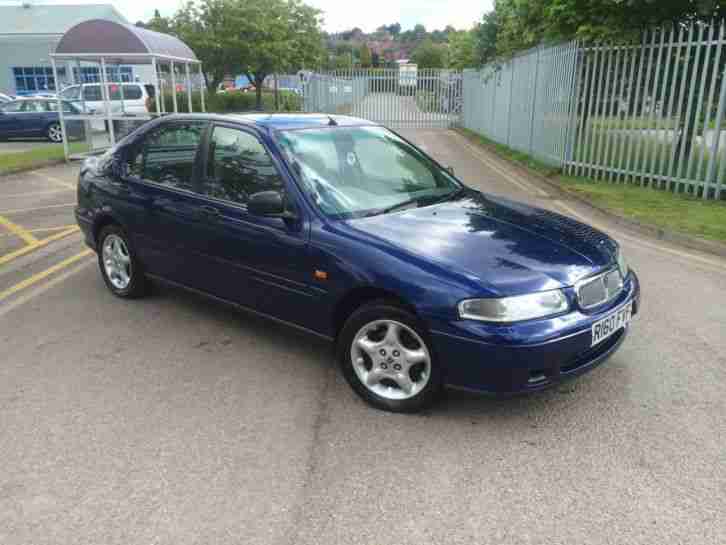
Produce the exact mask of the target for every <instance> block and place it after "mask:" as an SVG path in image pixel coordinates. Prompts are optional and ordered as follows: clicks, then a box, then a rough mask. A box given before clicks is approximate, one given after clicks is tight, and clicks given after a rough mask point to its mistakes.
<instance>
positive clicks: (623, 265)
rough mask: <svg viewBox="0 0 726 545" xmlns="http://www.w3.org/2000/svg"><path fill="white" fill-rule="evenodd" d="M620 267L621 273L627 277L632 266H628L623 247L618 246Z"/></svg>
mask: <svg viewBox="0 0 726 545" xmlns="http://www.w3.org/2000/svg"><path fill="white" fill-rule="evenodd" d="M618 269H619V270H620V275H621V276H622V277H623V278H626V277H627V276H628V273H629V272H630V267H629V266H628V262H627V260H626V259H625V256H624V255H623V249H622V248H618Z"/></svg>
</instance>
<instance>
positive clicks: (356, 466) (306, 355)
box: [0, 131, 726, 545]
mask: <svg viewBox="0 0 726 545" xmlns="http://www.w3.org/2000/svg"><path fill="white" fill-rule="evenodd" d="M407 136H410V137H411V138H412V139H413V140H414V141H415V142H417V143H418V144H419V145H421V146H422V147H423V148H424V149H425V150H426V151H428V152H429V153H431V154H432V155H434V156H435V157H436V158H437V159H439V160H440V162H442V163H443V164H446V165H451V166H453V167H454V169H455V170H456V173H457V175H458V176H459V177H460V178H461V179H463V180H464V181H466V182H468V183H469V184H470V185H472V186H474V187H480V188H482V189H485V190H487V191H490V192H493V193H497V194H500V195H505V196H509V197H512V198H516V199H519V200H523V201H526V202H528V203H530V204H534V205H538V206H542V207H545V208H550V209H553V210H556V211H559V212H561V213H565V214H568V215H572V216H577V217H578V218H580V219H583V220H584V221H586V222H588V223H594V224H596V226H598V227H601V228H603V229H605V230H606V231H607V232H609V233H610V234H612V235H613V236H614V237H615V238H616V239H618V240H620V241H621V242H622V244H623V247H624V248H625V250H626V252H627V254H628V258H629V260H630V262H631V264H632V265H633V267H634V268H635V269H636V270H637V271H638V273H639V275H640V278H641V282H642V288H643V307H642V312H641V313H640V314H639V316H638V317H637V319H636V321H635V323H634V324H633V327H632V334H631V335H630V336H629V338H628V340H627V341H626V342H625V344H624V345H623V347H622V349H621V350H620V351H619V352H618V353H617V354H616V355H615V356H614V357H613V358H612V359H611V360H610V361H609V362H608V363H606V364H605V365H604V366H602V367H600V368H599V369H597V370H595V371H593V372H592V373H590V374H589V375H587V376H584V377H581V378H580V379H577V380H576V381H573V382H569V383H564V384H562V385H560V386H558V387H557V388H554V389H552V390H549V391H546V392H543V393H540V394H536V395H532V396H527V397H519V398H515V399H489V398H481V397H477V396H470V395H465V394H461V393H456V392H450V393H449V394H448V395H447V397H446V399H445V400H444V401H443V403H441V404H439V405H437V406H436V407H435V408H434V409H432V410H431V411H430V412H428V413H426V414H423V415H417V416H403V415H393V414H387V413H382V412H379V411H375V410H373V409H371V408H370V407H368V406H366V405H364V404H363V403H362V402H361V401H359V400H358V398H357V397H355V395H354V394H353V393H352V392H351V391H350V389H349V388H348V386H347V385H346V384H345V381H344V379H343V378H342V377H341V376H340V374H339V373H338V372H337V369H336V366H335V365H334V361H333V357H332V351H331V349H330V347H329V346H328V345H327V344H326V343H324V342H322V341H318V340H315V339H314V338H310V337H307V336H304V335H303V334H299V333H296V332H294V331H290V330H289V329H286V328H284V327H283V326H278V325H274V324H271V323H269V322H266V321H264V320H262V319H259V318H253V317H250V316H248V315H245V314H240V313H238V312H236V311H234V310H230V309H229V308H227V307H224V306H221V305H218V304H216V303H212V302H209V301H207V300H203V299H200V298H199V297H196V296H193V295H189V294H187V293H184V292H181V291H178V290H175V289H171V288H158V289H157V290H156V293H155V294H154V296H152V297H150V298H147V299H144V300H140V301H120V300H118V299H116V298H114V297H113V296H112V295H111V294H110V293H108V291H107V290H106V288H105V286H104V285H103V282H102V280H101V277H100V275H99V273H98V270H97V267H96V264H95V257H94V256H93V255H92V254H91V253H90V251H89V250H88V249H87V248H85V247H84V246H83V245H82V242H81V239H80V235H79V234H78V232H77V230H74V222H73V213H72V211H73V204H74V202H75V194H74V182H75V178H76V176H77V171H78V165H77V164H76V165H70V166H62V167H56V168H52V169H44V170H41V171H36V172H34V173H25V174H22V175H15V176H11V177H6V178H2V179H0V203H2V204H0V222H1V223H0V231H1V233H0V234H2V237H0V255H1V256H2V257H0V347H2V350H0V354H2V356H1V358H0V359H1V363H0V459H2V460H3V464H2V465H0V543H3V544H16V543H17V544H20V543H22V544H25V543H68V544H70V543H108V544H110V543H123V544H124V545H127V544H131V543H134V544H135V543H144V544H148V543H155V544H162V543H174V544H179V543H274V544H277V543H291V544H293V543H294V544H300V543H311V544H312V543H335V544H342V543H367V544H368V543H376V544H388V543H390V544H408V543H412V544H413V543H416V544H421V543H437V544H438V543H648V544H650V543H723V542H724V539H725V536H726V524H725V523H724V521H723V517H722V513H723V512H724V511H725V510H726V464H724V453H725V452H726V440H725V439H724V437H726V424H725V423H726V418H725V417H726V398H724V396H723V385H724V384H725V383H726V365H725V364H726V358H725V357H724V355H723V354H725V353H726V350H725V349H726V335H724V333H723V332H724V331H726V304H724V303H726V282H725V281H724V280H725V279H726V261H724V260H722V259H720V258H717V257H713V256H708V255H704V254H699V253H697V252H694V251H690V250H683V249H681V248H679V247H675V246H670V245H667V244H664V243H662V242H658V241H654V240H651V239H647V238H642V237H641V236H639V235H638V234H636V233H634V232H630V231H626V230H624V229H623V228H620V227H617V226H614V225H613V224H612V223H611V222H610V221H609V220H608V218H605V217H601V216H597V215H593V213H592V212H591V211H590V210H588V209H585V208H583V207H581V206H580V205H578V204H577V203H575V202H570V201H566V200H563V199H562V198H560V197H558V196H556V195H554V194H553V193H552V192H551V191H550V190H549V189H548V188H547V187H545V186H541V185H538V184H537V183H536V181H534V180H530V179H528V178H527V177H526V176H523V175H522V174H521V173H520V172H518V171H517V170H516V169H513V168H511V167H510V166H509V165H507V164H505V163H503V162H502V161H500V160H498V159H497V158H495V157H492V156H490V155H488V154H487V153H485V152H483V151H482V150H479V149H477V148H473V147H472V146H471V145H470V144H468V143H466V141H464V140H463V138H461V137H459V136H458V135H456V134H454V133H451V132H446V131H415V132H411V133H407Z"/></svg>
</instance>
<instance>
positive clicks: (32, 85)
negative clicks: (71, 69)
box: [13, 66, 66, 95]
mask: <svg viewBox="0 0 726 545" xmlns="http://www.w3.org/2000/svg"><path fill="white" fill-rule="evenodd" d="M65 75H66V70H65V68H59V69H58V77H60V78H64V77H65ZM13 77H14V79H15V93H16V94H18V95H29V94H33V93H42V92H52V91H55V79H53V69H52V68H51V67H50V66H15V67H13Z"/></svg>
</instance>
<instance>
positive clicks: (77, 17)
mask: <svg viewBox="0 0 726 545" xmlns="http://www.w3.org/2000/svg"><path fill="white" fill-rule="evenodd" d="M88 19H105V20H109V21H115V22H118V23H128V21H127V20H126V19H125V18H124V17H123V16H122V15H121V14H120V13H119V12H118V11H117V10H116V8H114V7H113V6H112V5H110V4H82V5H61V4H52V5H50V4H36V3H31V2H25V3H22V4H21V3H18V4H16V5H2V6H0V92H3V93H7V94H10V95H27V94H34V93H39V92H53V91H55V89H56V82H55V81H54V80H53V71H52V69H51V64H50V53H51V52H53V51H55V47H56V45H57V44H58V41H59V40H60V39H61V36H63V34H64V33H65V32H66V31H67V30H68V29H70V28H71V27H73V26H75V25H76V24H78V23H80V22H82V21H86V20H88ZM107 71H108V79H109V81H134V80H139V81H142V82H150V81H152V77H153V76H152V74H153V73H152V70H151V67H150V66H143V65H142V66H109V67H107ZM58 79H60V80H61V81H60V83H61V84H60V87H61V88H63V87H64V86H66V85H68V84H71V83H76V82H79V81H83V82H97V81H100V73H99V68H98V66H97V65H93V64H90V63H85V64H83V65H82V66H81V67H80V73H79V70H78V67H77V66H76V65H75V64H63V63H61V64H59V66H58Z"/></svg>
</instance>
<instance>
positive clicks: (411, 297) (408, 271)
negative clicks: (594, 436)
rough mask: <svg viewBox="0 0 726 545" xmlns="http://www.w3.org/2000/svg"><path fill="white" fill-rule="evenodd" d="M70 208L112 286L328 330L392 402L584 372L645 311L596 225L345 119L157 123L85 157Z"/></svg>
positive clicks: (380, 395)
mask: <svg viewBox="0 0 726 545" xmlns="http://www.w3.org/2000/svg"><path fill="white" fill-rule="evenodd" d="M76 218H77V221H78V224H79V225H80V226H81V228H82V230H83V233H84V235H85V240H86V243H87V244H88V245H89V246H90V247H91V248H92V249H94V250H95V251H96V252H97V253H98V261H99V266H100V270H101V274H102V276H103V279H104V281H105V283H106V285H107V286H108V289H110V290H111V292H112V293H113V294H114V295H116V296H118V297H124V298H134V297H140V296H142V295H144V294H145V293H146V292H147V289H148V286H149V282H150V281H153V280H158V281H164V282H167V283H170V284H173V285H176V286H181V287H184V288H187V289H189V290H193V291H195V292H198V293H202V294H205V295H208V296H210V297H213V298H215V299H218V300H221V301H224V302H227V303H231V304H233V305H235V306H237V307H239V308H242V309H245V310H248V311H251V312H254V313H256V314H259V315H263V316H266V317H269V318H271V319H273V320H276V321H278V322H282V323H285V324H288V325H290V326H293V327H296V328H298V329H302V330H305V331H307V332H309V333H312V334H314V335H317V336H319V337H323V338H325V339H328V340H330V341H332V342H333V343H334V345H335V351H336V355H337V359H338V361H339V364H340V367H341V370H342V373H343V374H344V376H345V378H346V379H347V380H348V382H349V383H350V385H351V386H352V388H353V389H354V390H355V392H357V394H358V395H360V397H362V398H363V399H364V400H365V401H367V402H368V403H370V404H371V405H373V406H375V407H378V408H380V409H384V410H389V411H398V412H411V411H419V410H421V409H423V408H424V407H427V406H429V405H430V404H432V403H433V402H434V401H435V400H436V398H437V396H438V395H439V394H440V392H441V391H442V388H443V387H444V386H450V387H455V388H462V389H466V390H472V391H476V392H485V393H495V394H513V393H522V392H532V391H536V390H540V389H543V388H546V387H548V386H551V385H553V384H556V383H557V382H558V381H561V380H564V379H567V378H570V377H574V376H577V375H580V374H582V373H585V372H587V371H589V370H591V369H593V368H594V367H596V366H597V365H599V364H600V363H602V362H603V361H605V360H606V359H607V358H608V357H609V356H611V355H612V354H613V353H614V352H615V351H616V350H617V349H618V348H619V347H620V345H621V344H622V343H623V341H624V339H625V337H626V334H627V333H628V329H629V323H630V321H631V318H632V317H633V316H634V315H635V314H636V313H637V312H638V310H639V303H640V288H639V283H638V278H637V276H636V275H635V273H634V272H633V271H632V270H631V269H630V268H629V267H628V264H627V262H626V259H625V256H624V255H623V252H622V250H621V249H620V247H619V245H618V244H617V243H616V242H615V241H614V240H612V239H611V238H610V237H608V236H607V235H605V234H603V233H601V232H599V231H597V230H595V229H593V228H591V227H589V226H587V225H584V224H582V223H579V222H577V221H574V220H572V219H569V218H566V217H563V216H561V215H558V214H555V213H552V212H549V211H546V210H542V209H538V208H532V207H530V206H526V205H524V204H521V203H518V202H514V201H510V200H507V199H504V198H500V197H495V196H492V195H487V194H485V193H482V192H480V191H477V190H475V189H472V188H470V187H468V186H467V185H465V184H464V183H462V182H461V181H460V180H458V179H457V178H456V177H455V176H454V175H453V174H452V171H451V170H450V169H447V168H445V167H444V166H442V165H440V164H439V163H437V162H436V161H435V160H434V159H432V158H431V157H429V156H428V155H426V154H425V153H424V152H423V151H421V150H420V149H418V148H417V147H416V146H414V145H413V144H411V143H410V142H408V141H407V140H406V139H404V138H402V137H401V136H399V135H397V134H396V133H394V132H392V131H390V130H388V129H386V128H384V127H382V126H380V125H376V124H374V123H371V122H367V121H364V120H361V119H355V118H351V117H345V116H328V115H319V114H307V115H302V114H300V115H262V114H256V115H224V116H217V115H206V114H197V115H174V116H168V117H164V118H161V119H157V120H155V121H152V122H149V123H147V124H146V125H144V126H143V127H141V128H139V129H138V130H137V131H135V132H134V133H132V134H131V135H129V136H128V137H126V138H125V139H124V140H122V141H121V142H120V143H118V144H117V145H116V146H115V147H113V148H112V149H110V150H109V151H108V152H106V153H105V154H104V155H102V156H99V157H92V158H89V159H87V160H86V162H85V163H84V165H83V167H82V169H81V173H80V181H79V187H78V207H77V208H76Z"/></svg>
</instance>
